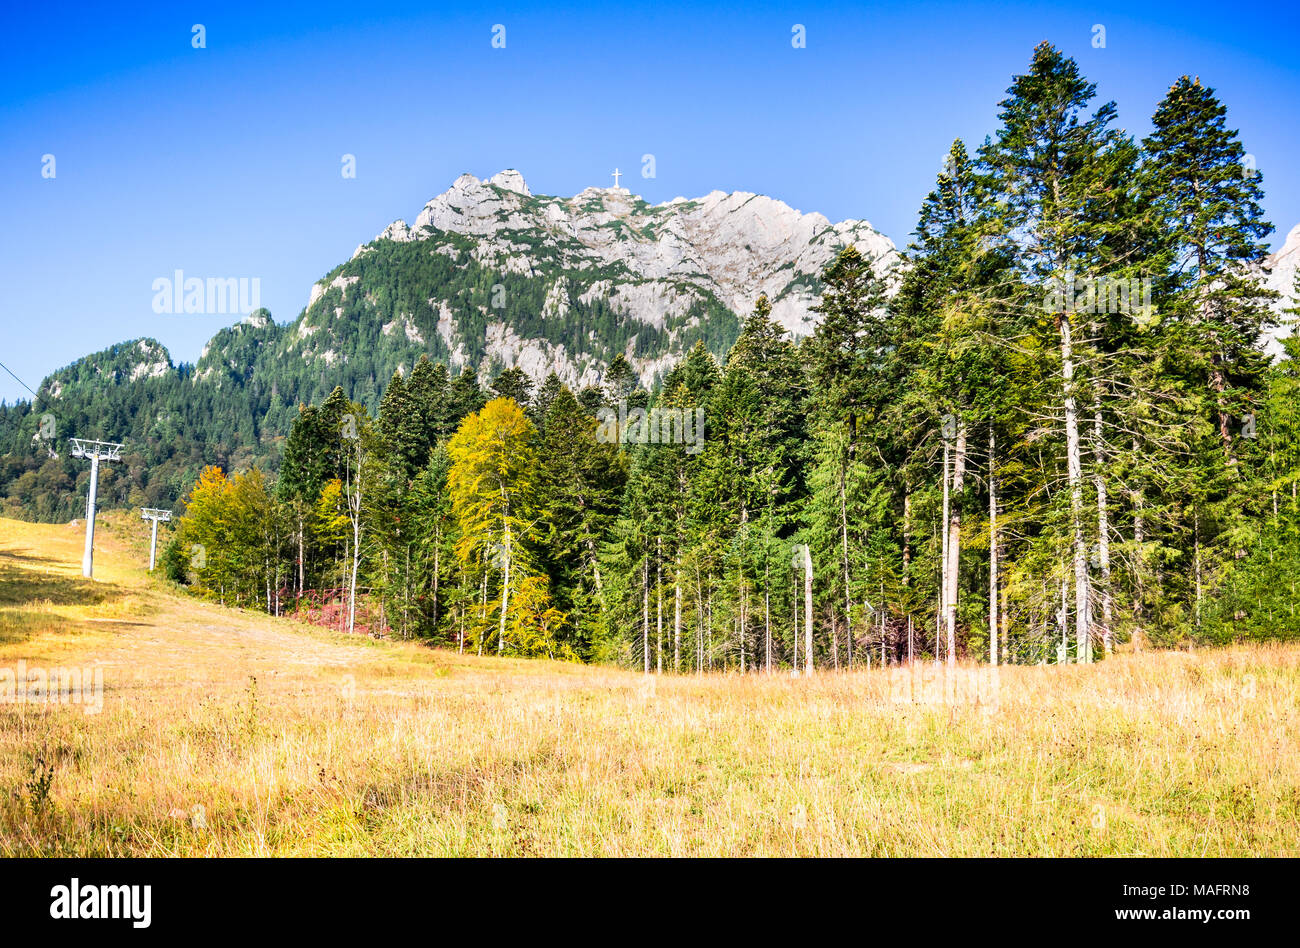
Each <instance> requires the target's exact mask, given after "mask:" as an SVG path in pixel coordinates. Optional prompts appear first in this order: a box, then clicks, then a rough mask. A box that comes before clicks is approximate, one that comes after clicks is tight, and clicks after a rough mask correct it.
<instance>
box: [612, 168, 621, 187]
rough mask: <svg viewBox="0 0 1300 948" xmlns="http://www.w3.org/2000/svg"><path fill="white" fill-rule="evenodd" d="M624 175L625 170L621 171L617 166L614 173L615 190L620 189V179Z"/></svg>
mask: <svg viewBox="0 0 1300 948" xmlns="http://www.w3.org/2000/svg"><path fill="white" fill-rule="evenodd" d="M622 176H623V172H621V171H619V170H618V169H617V168H615V169H614V175H613V177H614V190H615V191H617V190H618V179H619V178H621V177H622Z"/></svg>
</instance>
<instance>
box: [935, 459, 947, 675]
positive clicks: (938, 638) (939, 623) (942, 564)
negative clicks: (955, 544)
mask: <svg viewBox="0 0 1300 948" xmlns="http://www.w3.org/2000/svg"><path fill="white" fill-rule="evenodd" d="M948 451H949V446H948V437H947V435H946V434H945V435H944V439H943V522H942V523H941V524H940V526H939V533H940V534H941V537H940V545H941V550H940V555H939V613H938V615H937V616H936V617H935V623H934V663H935V664H936V665H937V664H939V655H940V653H941V652H942V651H943V647H942V642H943V623H944V617H945V616H947V614H948V503H949V499H950V498H949V497H948Z"/></svg>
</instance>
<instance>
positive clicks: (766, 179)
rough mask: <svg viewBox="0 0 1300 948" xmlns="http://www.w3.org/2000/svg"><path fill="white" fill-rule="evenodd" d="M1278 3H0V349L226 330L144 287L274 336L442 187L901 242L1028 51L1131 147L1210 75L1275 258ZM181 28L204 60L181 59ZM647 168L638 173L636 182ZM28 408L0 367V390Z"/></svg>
mask: <svg viewBox="0 0 1300 948" xmlns="http://www.w3.org/2000/svg"><path fill="white" fill-rule="evenodd" d="M1296 8H1297V5H1296V4H1294V3H1271V2H1265V3H1254V4H1237V5H1233V6H1230V7H1225V5H1223V4H1221V3H1219V4H1199V3H1195V2H1178V3H1163V2H1162V3H1151V4H1145V5H1143V7H1142V9H1141V10H1137V9H1133V8H1132V5H1131V4H1129V3H1053V4H1048V3H997V4H957V3H932V2H913V3H889V4H865V5H864V4H853V5H849V4H841V5H831V4H823V3H809V2H793V3H782V4H767V3H758V4H753V3H743V4H742V3H735V4H678V3H674V2H670V0H664V2H659V3H655V4H640V5H638V4H625V5H617V4H588V3H571V4H558V5H547V7H546V9H545V10H544V11H543V10H539V8H538V7H536V6H532V5H525V4H509V3H507V4H478V3H460V4H454V5H439V4H436V3H432V4H431V3H427V2H426V3H422V4H387V5H384V6H383V7H382V9H380V8H378V7H376V8H371V7H370V6H368V5H366V4H361V3H356V2H350V3H328V2H323V3H313V4H310V5H303V6H302V7H299V8H294V7H278V8H272V7H271V5H269V4H266V3H258V4H247V5H245V4H231V5H220V4H217V5H208V4H191V5H182V6H178V7H175V8H170V9H169V8H168V7H165V6H159V7H156V8H155V7H150V6H139V7H136V8H134V9H123V8H121V7H106V8H102V9H96V8H94V7H87V8H85V9H79V8H78V7H76V6H75V5H59V6H57V7H51V6H48V5H44V4H24V5H21V6H19V5H15V4H11V5H8V6H7V7H6V10H5V12H4V14H2V15H0V16H3V20H2V21H0V208H3V225H2V226H0V278H2V279H3V285H4V298H3V303H2V304H0V306H2V307H3V308H2V310H0V362H4V363H5V364H6V365H8V366H9V368H10V369H12V370H13V371H15V372H16V373H17V374H18V375H19V376H21V377H22V378H23V379H24V381H26V382H27V383H28V384H30V385H33V386H35V385H36V384H37V383H38V382H39V381H40V380H41V379H42V378H43V377H44V376H45V375H46V374H48V373H49V372H50V371H52V370H54V369H56V368H58V367H60V366H62V365H65V364H67V363H68V362H70V361H72V360H73V359H75V358H77V357H79V356H81V355H85V354H87V353H89V352H93V351H96V350H98V349H101V348H104V347H105V346H108V345H110V344H112V343H114V342H119V341H122V340H125V339H130V338H134V337H138V336H152V337H154V338H157V339H159V340H161V341H162V342H163V343H164V344H165V345H167V347H168V348H169V349H170V350H171V353H172V357H173V358H174V359H176V360H178V361H181V360H183V361H193V360H194V359H196V358H197V357H198V354H199V351H200V349H201V347H202V345H203V343H204V342H206V341H207V339H208V338H210V337H211V336H212V334H213V333H214V332H215V331H216V330H217V329H218V328H220V327H221V326H222V325H224V324H226V323H229V322H232V321H234V320H235V319H237V318H238V317H233V316H195V315H189V316H186V315H159V314H156V313H154V312H153V309H152V306H151V303H152V300H153V290H152V283H153V281H154V280H155V279H157V278H159V277H166V276H170V275H171V274H172V273H173V271H175V270H177V269H181V270H184V271H185V273H186V274H187V275H189V276H200V277H223V278H224V277H236V278H238V277H246V278H253V277H257V278H259V279H260V281H261V298H262V302H263V304H264V305H266V306H267V307H268V308H270V310H271V311H272V314H273V315H274V316H275V318H276V319H277V320H279V321H281V322H285V321H288V320H291V319H293V318H294V317H296V316H297V315H298V313H299V311H300V310H301V308H302V307H303V306H304V305H305V303H306V301H307V297H308V292H309V290H310V288H311V284H312V283H313V282H314V281H315V280H316V279H317V278H319V277H320V276H321V275H322V274H323V273H325V272H326V271H327V270H329V269H330V268H331V267H333V266H335V265H336V264H338V263H340V262H342V261H343V260H345V259H347V257H348V256H349V255H350V254H351V253H352V251H353V250H354V249H355V248H356V246H357V245H358V244H360V243H364V242H366V241H368V240H370V239H371V238H373V237H374V236H375V234H377V233H378V232H379V231H381V230H382V229H383V228H384V227H385V226H386V225H387V224H388V223H389V222H390V221H392V220H393V219H395V218H398V217H402V218H405V219H406V220H407V221H410V220H412V219H414V217H415V215H416V214H417V213H418V212H419V209H420V208H421V207H422V206H423V204H424V203H425V202H426V201H427V200H428V199H429V198H431V197H432V196H434V195H435V194H437V193H439V192H441V191H443V190H445V189H446V188H447V186H448V185H450V183H451V182H452V180H453V179H454V178H455V177H456V176H457V175H458V174H460V173H461V172H463V171H469V172H472V173H474V174H476V175H479V176H480V177H483V176H487V175H490V174H493V173H495V172H497V171H499V170H501V169H502V168H506V167H514V168H518V169H519V170H520V171H522V172H523V174H524V176H525V178H526V179H527V181H528V183H529V186H530V187H531V188H532V189H533V191H534V192H542V193H550V194H564V195H568V194H573V193H575V192H577V191H579V190H581V189H582V188H584V187H587V186H590V185H597V186H607V185H609V184H610V183H611V179H610V177H609V173H610V172H611V171H612V170H613V169H614V167H615V166H618V167H619V168H621V169H622V170H623V171H625V172H628V171H630V172H633V174H632V175H630V176H628V177H625V178H624V179H623V181H622V183H623V185H624V186H627V187H631V188H632V190H634V191H636V192H638V193H640V194H642V195H644V197H645V198H646V199H647V200H650V201H652V202H658V201H664V200H668V199H669V198H672V197H674V196H677V195H683V196H687V197H691V196H697V195H700V194H704V193H707V192H708V191H711V190H713V189H715V188H716V189H722V190H728V191H729V190H746V191H757V192H761V193H765V194H770V195H772V196H773V197H777V198H780V199H781V200H784V201H786V202H787V203H788V204H790V205H792V206H794V207H797V208H799V209H801V210H804V211H814V210H815V211H820V212H822V213H824V214H826V215H827V216H828V217H830V218H831V219H832V220H839V219H842V218H845V217H860V218H866V219H867V220H869V221H871V222H872V223H873V224H874V225H875V226H876V227H877V228H879V229H880V230H882V231H883V232H884V233H886V234H887V235H889V236H890V237H891V238H893V239H894V240H895V242H897V243H900V244H902V243H906V240H907V236H908V234H909V232H910V231H911V229H912V227H913V225H914V223H915V215H916V210H917V207H918V206H919V204H920V201H921V199H922V198H923V197H924V195H925V193H926V192H927V191H928V190H929V188H930V186H931V185H932V183H933V180H934V175H935V173H936V172H937V170H938V168H939V164H940V159H941V157H942V155H943V153H944V152H945V151H946V149H947V147H948V144H949V143H950V142H951V141H952V139H953V138H954V137H957V136H960V137H962V138H964V139H965V140H966V141H967V143H968V144H970V145H972V146H975V145H978V143H979V142H980V141H981V140H982V139H983V138H984V136H985V135H986V134H989V133H990V132H992V131H993V130H994V128H995V127H996V118H995V116H996V111H997V103H998V101H999V100H1000V99H1001V98H1002V96H1003V94H1004V92H1005V90H1006V88H1007V86H1008V85H1009V83H1010V80H1011V76H1012V75H1013V74H1014V73H1016V72H1019V71H1022V70H1023V69H1024V67H1025V66H1026V64H1027V63H1028V61H1029V57H1030V53H1031V51H1032V49H1033V47H1034V45H1035V44H1036V43H1038V42H1040V41H1041V40H1044V39H1046V40H1049V41H1051V42H1053V43H1055V44H1056V45H1057V46H1059V47H1060V48H1062V49H1063V50H1064V51H1065V52H1066V53H1068V54H1069V55H1072V56H1074V57H1075V58H1076V59H1078V61H1079V62H1080V65H1081V66H1082V68H1083V71H1084V73H1085V74H1086V75H1087V76H1088V77H1089V78H1090V79H1092V80H1093V81H1095V82H1096V83H1097V84H1098V87H1099V88H1098V92H1099V96H1100V97H1101V98H1102V99H1114V100H1115V101H1116V102H1117V103H1118V105H1119V110H1120V119H1121V124H1122V125H1123V126H1124V127H1126V128H1128V129H1129V130H1130V131H1133V132H1135V133H1137V134H1139V135H1141V134H1144V133H1145V132H1146V131H1147V129H1148V128H1149V116H1150V114H1151V112H1152V111H1153V109H1154V107H1155V105H1156V103H1157V102H1158V101H1159V99H1160V98H1161V96H1162V95H1163V94H1164V92H1165V90H1166V89H1167V88H1168V87H1169V85H1170V83H1171V82H1172V81H1173V80H1174V79H1176V78H1177V77H1178V76H1180V75H1182V74H1184V73H1189V74H1192V75H1199V76H1201V77H1202V79H1203V80H1204V81H1206V82H1207V83H1209V84H1210V85H1212V86H1214V87H1215V88H1216V89H1217V90H1218V92H1219V94H1220V96H1221V98H1222V99H1223V100H1224V101H1225V103H1226V104H1227V105H1228V109H1229V122H1230V123H1231V124H1232V125H1233V126H1234V127H1237V128H1239V129H1240V130H1241V133H1242V139H1243V141H1244V143H1245V146H1246V150H1247V151H1248V152H1250V153H1251V154H1253V155H1254V156H1255V157H1256V162H1257V166H1258V168H1259V169H1260V171H1261V172H1262V174H1263V176H1264V186H1265V189H1266V192H1267V201H1266V210H1267V211H1268V212H1269V215H1270V219H1271V220H1272V221H1273V223H1274V224H1275V225H1276V226H1277V228H1278V233H1276V234H1275V235H1274V237H1273V244H1274V246H1276V245H1277V244H1278V243H1280V241H1281V240H1282V239H1283V238H1284V237H1285V234H1286V232H1287V231H1288V230H1289V229H1290V228H1291V227H1292V226H1294V225H1295V224H1296V223H1297V222H1300V147H1297V145H1298V144H1300V143H1298V141H1297V139H1298V138H1300V42H1297V41H1298V40H1300V13H1298V12H1297V9H1296ZM1224 10H1226V11H1227V13H1225V12H1223V11H1224ZM196 23H201V24H203V25H204V27H205V28H206V42H207V47H206V48H205V49H194V48H192V46H191V28H192V26H193V24H196ZM796 23H797V24H802V25H803V26H804V27H805V28H806V34H807V47H806V48H804V49H794V48H792V46H791V42H790V39H791V28H792V26H793V25H794V24H796ZM495 24H502V25H504V26H505V28H506V34H505V35H506V47H505V49H494V48H493V47H492V45H491V40H492V29H493V26H494V25H495ZM1094 24H1102V25H1104V26H1105V28H1106V46H1105V48H1104V49H1097V48H1094V47H1093V45H1092V39H1093V31H1092V27H1093V25H1094ZM646 153H650V154H653V155H654V156H655V159H656V173H657V176H656V177H655V178H654V179H644V178H642V177H641V176H640V175H639V173H637V172H638V171H639V168H640V162H641V156H642V155H644V154H646ZM46 154H52V155H54V156H55V161H56V177H54V178H52V179H47V178H43V177H42V176H41V167H42V156H43V155H46ZM344 154H352V155H355V156H356V177H355V179H345V178H344V177H343V176H342V174H341V173H340V170H341V159H342V156H343V155H344ZM24 394H25V392H24V390H23V389H22V387H21V386H20V385H19V384H18V383H17V382H15V381H14V380H13V379H11V378H10V377H8V376H7V375H4V374H3V373H0V398H3V399H7V400H10V401H12V400H14V399H16V398H19V397H22V396H23V395H24Z"/></svg>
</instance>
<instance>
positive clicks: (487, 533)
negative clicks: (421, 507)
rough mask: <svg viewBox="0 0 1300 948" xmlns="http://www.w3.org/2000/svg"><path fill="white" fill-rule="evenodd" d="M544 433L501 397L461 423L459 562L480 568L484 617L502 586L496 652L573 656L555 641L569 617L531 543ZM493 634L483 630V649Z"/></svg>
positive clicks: (453, 446)
mask: <svg viewBox="0 0 1300 948" xmlns="http://www.w3.org/2000/svg"><path fill="white" fill-rule="evenodd" d="M536 437H537V431H536V429H535V428H534V427H533V425H532V422H530V421H529V420H528V418H527V417H526V416H525V415H524V411H523V409H522V408H520V407H519V405H518V403H517V402H515V401H514V399H510V398H494V399H493V400H492V401H490V402H488V403H487V404H486V405H485V406H484V407H483V410H482V411H479V412H476V413H474V414H472V415H469V416H468V417H466V418H465V420H464V421H463V422H461V425H460V427H459V428H458V429H457V430H456V433H455V435H453V436H452V439H451V442H450V444H449V445H448V447H447V450H448V453H449V454H450V455H451V469H450V471H449V472H448V475H447V488H448V491H449V492H450V494H451V503H452V510H453V512H454V513H455V515H456V519H457V521H458V523H459V525H460V541H459V542H458V543H457V544H456V557H457V558H458V559H459V560H460V561H461V563H462V565H463V566H464V567H465V569H466V571H467V572H468V571H470V570H472V569H475V568H476V567H477V568H478V569H479V570H481V571H482V572H481V575H482V579H483V590H484V594H483V603H484V607H485V608H484V618H485V619H486V614H487V609H486V602H487V589H488V586H489V585H490V584H492V583H496V585H497V587H498V595H497V596H496V597H495V611H496V613H497V652H498V653H502V652H504V651H505V649H506V641H507V633H509V636H510V648H511V650H512V651H515V652H519V653H521V654H531V655H537V654H542V655H551V656H556V657H559V656H561V655H564V654H566V650H563V649H561V648H560V647H559V646H558V645H557V643H556V633H557V631H558V630H559V629H560V628H561V627H562V625H563V623H564V621H565V620H564V616H563V615H562V614H560V613H559V612H557V611H556V610H554V609H552V608H550V606H549V596H548V594H547V591H546V580H545V577H543V576H541V575H540V574H539V573H538V571H537V570H536V569H535V568H534V566H533V564H532V559H531V556H530V550H529V544H530V543H531V542H532V541H533V540H534V539H535V530H534V526H535V525H536V523H537V520H538V519H539V517H540V511H538V510H537V508H536V503H537V501H536V472H537V455H536V449H535V440H536ZM485 631H486V630H483V629H481V630H480V631H479V633H478V638H479V650H480V651H482V645H483V637H484V634H485Z"/></svg>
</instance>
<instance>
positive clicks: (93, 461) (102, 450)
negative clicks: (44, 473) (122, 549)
mask: <svg viewBox="0 0 1300 948" xmlns="http://www.w3.org/2000/svg"><path fill="white" fill-rule="evenodd" d="M68 440H69V441H71V442H72V456H73V457H74V458H89V459H90V493H89V495H87V497H86V552H85V554H84V555H83V556H82V557H81V575H82V576H91V577H93V576H94V575H95V494H96V493H97V492H98V490H99V462H100V461H120V460H122V449H123V448H124V447H126V445H123V444H113V443H112V442H110V441H85V440H83V439H81V438H69V439H68Z"/></svg>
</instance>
